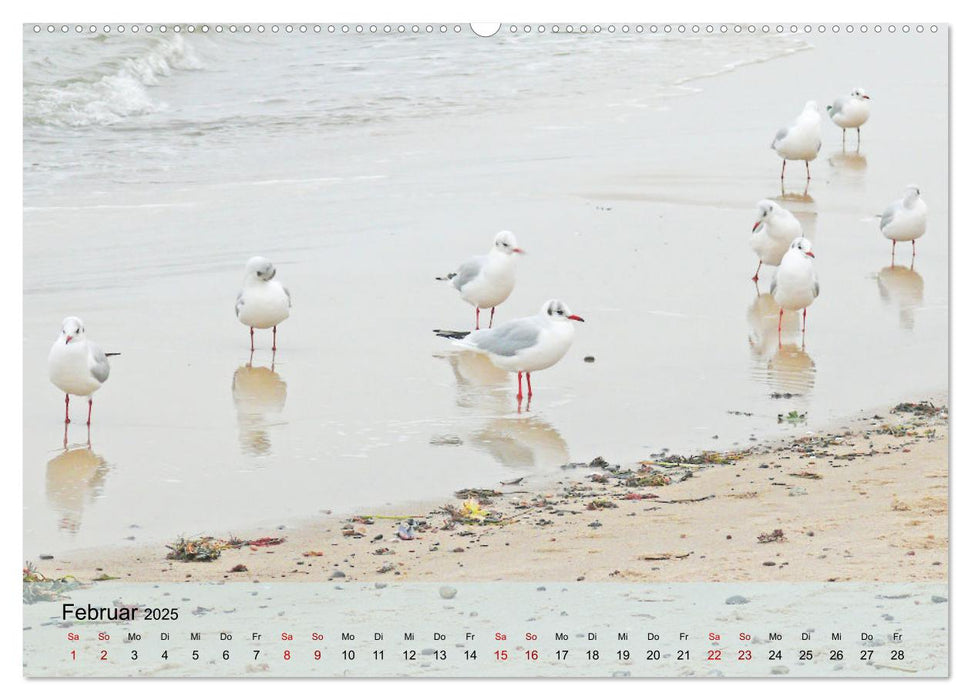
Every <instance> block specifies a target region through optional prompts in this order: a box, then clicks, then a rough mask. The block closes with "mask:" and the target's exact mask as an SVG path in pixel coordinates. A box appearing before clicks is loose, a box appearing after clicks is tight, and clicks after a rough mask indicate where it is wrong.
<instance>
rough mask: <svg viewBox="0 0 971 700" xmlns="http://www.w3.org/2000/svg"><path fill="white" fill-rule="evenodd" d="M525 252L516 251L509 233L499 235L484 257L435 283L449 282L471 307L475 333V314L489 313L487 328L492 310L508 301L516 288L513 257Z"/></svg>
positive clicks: (518, 249)
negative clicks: (473, 314)
mask: <svg viewBox="0 0 971 700" xmlns="http://www.w3.org/2000/svg"><path fill="white" fill-rule="evenodd" d="M524 252H525V251H524V250H523V249H522V248H520V247H519V244H518V243H517V242H516V237H515V236H514V235H513V234H512V231H500V232H499V233H497V234H496V237H495V240H494V241H493V242H492V248H490V249H489V252H488V253H486V254H485V255H477V256H475V257H474V258H472V259H471V260H468V261H466V262H464V263H462V265H460V266H459V269H458V270H457V271H455V272H452V273H451V274H448V275H446V276H444V277H438V278H436V279H439V280H450V281H451V282H452V286H453V287H455V289H457V290H458V292H459V295H460V296H461V297H462V299H464V300H465V301H467V302H468V303H470V304H472V306H474V307H475V329H476V330H479V312H480V311H481V310H482V309H492V312H491V313H490V314H489V328H492V320H493V318H495V315H496V307H497V306H499V304H501V303H502V302H504V301H505V300H506V299H508V298H509V295H510V294H512V289H513V287H514V286H516V256H517V255H522V254H523V253H524Z"/></svg>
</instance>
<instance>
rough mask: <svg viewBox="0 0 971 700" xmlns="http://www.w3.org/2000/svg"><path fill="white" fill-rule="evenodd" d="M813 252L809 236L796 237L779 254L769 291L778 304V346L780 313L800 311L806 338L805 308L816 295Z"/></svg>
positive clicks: (817, 284)
mask: <svg viewBox="0 0 971 700" xmlns="http://www.w3.org/2000/svg"><path fill="white" fill-rule="evenodd" d="M815 261H816V254H815V253H814V252H813V245H812V243H810V242H809V239H808V238H802V237H800V238H797V239H796V240H794V241H793V242H792V245H790V246H789V252H788V253H786V254H785V255H784V256H783V257H782V262H781V263H779V269H778V270H777V271H776V273H775V279H773V280H772V286H771V287H770V288H769V293H770V294H771V295H772V297H773V298H774V299H775V301H776V303H777V304H778V305H779V345H780V346H781V345H782V314H783V313H784V312H786V311H800V310H801V311H802V336H803V339H805V337H806V309H807V308H809V306H810V304H812V303H813V302H814V301H816V297H818V296H819V280H818V279H817V278H816V266H815V264H814V263H815Z"/></svg>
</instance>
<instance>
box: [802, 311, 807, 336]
mask: <svg viewBox="0 0 971 700" xmlns="http://www.w3.org/2000/svg"><path fill="white" fill-rule="evenodd" d="M802 334H803V335H806V309H803V310H802Z"/></svg>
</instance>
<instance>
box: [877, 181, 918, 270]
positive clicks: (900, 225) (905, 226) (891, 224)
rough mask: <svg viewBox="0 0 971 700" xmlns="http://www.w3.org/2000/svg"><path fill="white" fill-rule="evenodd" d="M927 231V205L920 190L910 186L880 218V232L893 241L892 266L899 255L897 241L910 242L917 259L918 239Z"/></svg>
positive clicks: (891, 247)
mask: <svg viewBox="0 0 971 700" xmlns="http://www.w3.org/2000/svg"><path fill="white" fill-rule="evenodd" d="M926 231H927V204H926V203H925V202H924V200H923V199H921V198H920V188H919V187H917V185H908V186H907V187H906V188H904V196H903V197H902V198H900V199H898V200H895V201H893V202H891V203H890V206H888V207H887V208H886V210H884V212H883V214H882V215H881V216H880V232H881V233H883V235H884V238H889V239H890V240H891V241H893V245H891V246H890V264H891V265H893V260H894V256H896V254H897V241H910V247H911V252H912V256H913V257H914V258H916V257H917V239H918V238H920V237H921V236H923V235H924V233H925V232H926Z"/></svg>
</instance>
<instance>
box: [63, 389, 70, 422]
mask: <svg viewBox="0 0 971 700" xmlns="http://www.w3.org/2000/svg"><path fill="white" fill-rule="evenodd" d="M70 407H71V395H70V394H64V425H67V424H68V423H70V422H71V413H70Z"/></svg>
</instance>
